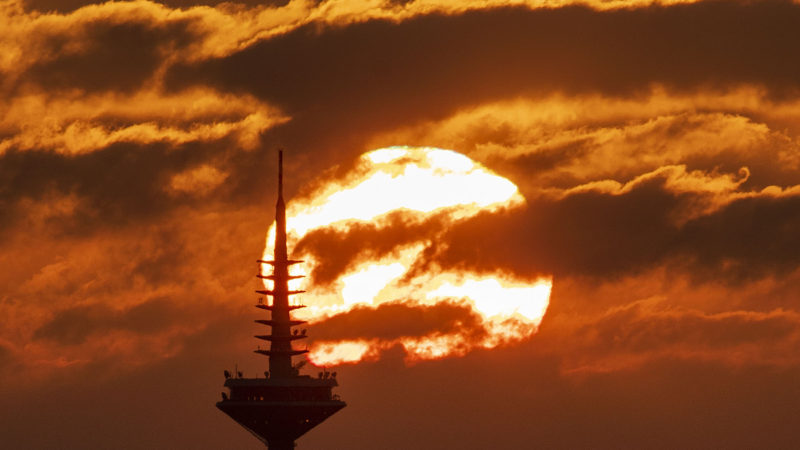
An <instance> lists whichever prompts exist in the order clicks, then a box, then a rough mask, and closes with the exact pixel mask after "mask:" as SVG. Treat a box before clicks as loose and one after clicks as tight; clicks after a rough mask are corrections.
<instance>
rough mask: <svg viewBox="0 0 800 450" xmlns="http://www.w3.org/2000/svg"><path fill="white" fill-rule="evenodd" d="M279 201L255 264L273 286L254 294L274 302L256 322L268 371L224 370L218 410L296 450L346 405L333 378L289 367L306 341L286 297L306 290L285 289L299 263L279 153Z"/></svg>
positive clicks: (281, 448) (277, 445) (271, 442)
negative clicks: (266, 248)
mask: <svg viewBox="0 0 800 450" xmlns="http://www.w3.org/2000/svg"><path fill="white" fill-rule="evenodd" d="M278 155H279V156H278V202H277V204H276V205H275V228H276V232H275V250H274V255H273V259H272V260H271V261H263V260H259V261H258V263H259V265H260V267H262V268H263V267H265V266H271V267H272V273H271V274H267V275H264V274H263V273H262V272H261V271H260V270H259V274H258V275H256V276H257V277H258V278H262V279H267V280H271V281H272V284H273V286H272V289H264V290H257V291H256V292H257V293H259V294H263V295H267V296H269V297H271V298H272V302H266V303H264V302H262V301H259V303H258V304H257V305H256V307H257V308H259V309H262V310H266V311H269V312H270V318H269V319H263V320H262V319H259V320H256V323H259V324H263V325H267V327H269V329H270V331H269V332H268V333H267V334H263V335H256V336H255V337H256V338H258V339H261V340H264V341H268V342H269V349H267V350H262V349H260V348H259V349H258V350H255V352H256V353H260V354H262V355H266V356H268V357H269V370H268V371H267V372H264V377H263V378H243V377H242V376H241V374H240V373H234V374H232V376H231V374H229V373H228V372H227V371H225V378H226V380H225V387H226V388H228V390H229V394H230V395H227V394H225V393H223V394H222V401H220V402H217V408H219V409H220V410H222V411H223V412H224V413H225V414H227V415H229V416H230V417H231V418H232V419H233V420H235V421H236V422H237V423H239V425H241V426H243V427H244V428H246V429H247V430H248V431H250V432H251V433H252V434H253V435H255V436H256V437H257V438H258V439H260V440H261V441H262V442H263V443H265V444H266V445H267V447H269V450H289V449H294V447H295V444H294V441H295V440H296V439H297V438H299V437H300V436H302V435H303V434H305V433H306V432H307V431H309V430H310V429H312V428H314V427H315V426H317V425H319V424H320V423H321V422H322V421H324V420H325V419H327V418H328V417H330V416H331V415H333V414H334V413H335V412H337V411H339V410H340V409H342V408H344V407H345V406H346V403H345V402H343V401H341V400H339V398H338V396H336V395H334V394H333V393H332V390H333V388H334V387H335V386H338V383H337V382H336V374H335V373H334V374H333V376H330V374H328V373H327V372H322V373H320V374H319V376H318V377H317V378H313V377H311V376H308V375H300V370H299V369H300V367H302V365H303V364H304V363H305V361H302V362H300V363H299V364H297V365H292V357H293V356H297V355H302V354H304V353H307V352H308V350H305V349H302V350H301V349H295V348H294V347H293V346H292V342H293V341H295V340H298V339H304V338H305V337H306V332H305V330H303V331H302V333H300V332H299V330H297V329H295V330H294V332H292V329H293V327H296V326H298V325H302V324H304V323H305V321H302V320H292V318H291V311H292V310H295V309H298V308H302V307H303V306H302V305H299V304H291V305H290V304H289V296H291V295H294V294H299V293H301V292H304V291H296V290H295V291H293V290H289V280H291V279H294V278H300V276H297V275H290V274H289V267H290V266H291V265H293V264H297V263H299V262H302V261H297V260H291V259H289V258H288V253H287V250H286V205H285V203H284V201H283V152H279V153H278Z"/></svg>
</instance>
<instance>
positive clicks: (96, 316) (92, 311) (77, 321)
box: [33, 299, 181, 345]
mask: <svg viewBox="0 0 800 450" xmlns="http://www.w3.org/2000/svg"><path fill="white" fill-rule="evenodd" d="M180 310H181V309H180V308H179V307H178V306H177V305H176V304H175V303H173V302H171V301H169V300H166V299H155V300H150V301H147V302H144V303H142V304H139V305H136V306H134V307H132V308H129V309H127V310H116V309H113V308H112V307H111V306H109V305H107V304H93V305H86V306H75V307H72V308H68V309H65V310H62V311H60V312H58V313H56V314H55V316H54V317H53V319H52V320H50V321H49V322H47V323H45V324H44V325H42V326H41V327H39V328H38V329H37V330H36V331H35V332H34V335H33V337H34V339H47V340H51V341H55V342H57V343H59V344H62V345H76V344H81V343H83V342H85V341H86V339H88V338H89V337H90V336H92V335H95V334H101V333H106V332H109V331H112V330H126V331H131V332H134V333H142V334H148V333H154V332H157V331H160V330H163V329H165V328H168V327H169V326H170V325H172V324H174V323H175V321H176V320H177V319H178V314H179V311H180Z"/></svg>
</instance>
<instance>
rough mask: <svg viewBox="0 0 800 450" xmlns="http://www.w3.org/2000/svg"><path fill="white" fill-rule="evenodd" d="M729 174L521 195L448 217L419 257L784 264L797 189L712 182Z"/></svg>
mask: <svg viewBox="0 0 800 450" xmlns="http://www.w3.org/2000/svg"><path fill="white" fill-rule="evenodd" d="M678 180H685V181H686V182H685V183H684V182H682V181H678ZM690 180H691V181H690ZM710 180H714V181H710ZM731 180H732V178H731V177H730V176H727V175H721V176H720V175H715V176H712V177H708V176H706V175H700V176H698V174H697V173H695V174H692V173H687V172H686V171H685V168H683V167H669V168H663V169H660V170H657V171H654V172H652V173H650V174H646V175H643V176H640V177H637V179H635V180H633V181H631V182H629V183H627V184H625V185H624V187H623V185H621V184H616V183H614V182H611V183H594V184H591V185H588V186H585V187H584V188H579V189H572V190H568V191H562V192H563V194H564V195H563V196H557V197H550V198H548V197H547V196H544V197H540V198H537V199H530V198H529V199H528V200H529V201H528V204H527V206H526V207H525V208H524V209H521V210H516V211H508V212H505V213H502V214H497V215H494V216H489V215H485V214H484V215H481V216H478V217H476V218H474V219H470V220H468V221H465V222H462V223H458V224H454V225H453V226H452V227H451V228H450V229H449V230H448V232H447V233H446V234H445V235H444V236H442V237H441V238H440V245H438V246H437V247H436V248H435V249H433V248H432V249H430V250H429V255H428V256H429V257H430V258H431V260H430V261H433V263H436V264H441V265H442V266H444V267H471V268H477V269H480V270H488V271H491V270H494V268H497V267H503V268H507V269H508V270H514V271H517V272H518V273H520V274H521V275H525V274H526V273H527V274H530V273H542V272H544V271H548V270H549V271H552V273H554V274H555V276H556V277H558V276H561V275H576V276H577V275H584V276H590V277H616V276H621V275H625V274H634V273H637V272H638V271H641V270H643V269H647V268H652V267H656V266H659V265H662V264H668V263H669V264H672V263H677V265H678V266H679V267H684V268H685V269H687V270H690V271H692V272H693V273H695V274H697V275H698V277H701V278H702V279H708V277H718V276H722V277H723V279H726V280H727V281H728V282H736V280H740V281H741V280H743V279H753V278H757V277H762V276H767V275H769V274H772V273H776V271H777V272H778V273H780V272H783V273H785V272H786V271H788V270H793V268H795V267H796V266H797V264H798V262H800V261H798V259H797V258H796V256H795V255H797V254H800V253H798V249H799V248H800V242H797V239H796V237H795V236H794V234H792V233H791V232H790V230H792V229H794V228H796V226H797V225H796V222H797V219H798V218H797V214H796V211H798V209H797V202H798V201H800V200H799V199H800V197H798V196H797V188H796V187H792V188H789V189H787V190H785V191H784V190H780V189H776V190H774V191H773V190H772V189H765V190H762V191H756V192H747V191H745V192H741V191H738V190H730V191H728V192H727V193H725V194H720V193H719V192H717V191H715V190H716V189H717V188H718V186H720V184H717V183H722V185H724V184H725V183H732V181H731ZM728 186H729V188H733V187H735V186H737V182H733V183H732V184H729V185H728ZM687 189H688V190H687ZM676 217H682V218H683V219H682V220H680V221H677V222H676V220H675V218H676ZM428 263H430V262H428ZM418 270H425V265H424V264H421V265H420V267H419V268H418Z"/></svg>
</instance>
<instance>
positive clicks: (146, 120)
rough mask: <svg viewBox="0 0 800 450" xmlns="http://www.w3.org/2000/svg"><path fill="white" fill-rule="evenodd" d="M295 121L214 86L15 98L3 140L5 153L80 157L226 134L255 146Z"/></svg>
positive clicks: (3, 123) (0, 126) (0, 124)
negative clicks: (117, 147)
mask: <svg viewBox="0 0 800 450" xmlns="http://www.w3.org/2000/svg"><path fill="white" fill-rule="evenodd" d="M287 120H288V118H287V117H286V116H284V115H283V114H281V113H280V111H279V110H278V109H276V108H273V107H270V106H268V105H266V104H264V103H262V102H260V101H258V100H255V99H254V98H253V97H250V96H246V95H245V96H235V95H231V94H223V93H220V92H217V91H215V90H213V89H207V88H204V89H191V90H187V91H184V92H182V93H180V94H167V93H162V92H158V91H155V90H143V91H139V92H135V93H132V94H117V93H105V94H95V95H85V94H81V93H74V94H70V95H60V96H51V95H49V94H47V93H44V92H36V93H29V94H26V95H21V96H18V97H15V98H13V99H12V100H11V101H10V102H9V104H8V105H7V107H6V110H5V114H3V116H2V118H0V130H4V131H6V132H7V133H8V137H3V138H0V154H2V153H4V152H6V151H8V150H10V149H15V150H32V149H36V150H50V151H53V152H56V153H61V154H66V155H78V154H85V153H89V152H92V151H95V150H98V149H102V148H105V147H107V146H109V145H111V144H114V143H118V142H129V143H136V144H150V143H154V142H164V143H169V144H174V145H178V144H184V143H187V142H198V141H201V142H202V141H209V140H217V139H221V138H223V137H226V136H232V137H233V138H234V141H235V142H237V143H238V144H239V145H240V146H241V147H242V148H244V149H252V148H254V147H255V146H256V145H258V143H259V134H260V133H261V132H262V131H264V130H266V129H268V128H271V127H273V126H275V125H278V124H281V123H284V122H286V121H287Z"/></svg>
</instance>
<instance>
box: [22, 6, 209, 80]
mask: <svg viewBox="0 0 800 450" xmlns="http://www.w3.org/2000/svg"><path fill="white" fill-rule="evenodd" d="M196 37H197V36H195V34H194V33H193V32H191V30H190V21H188V20H185V21H172V22H168V23H158V22H154V23H150V22H148V21H144V20H142V19H139V21H137V20H136V19H135V18H131V19H130V21H129V22H121V23H107V22H103V21H95V22H92V23H89V24H87V25H84V26H83V27H82V29H79V30H71V34H68V35H66V36H64V35H53V36H50V37H49V39H47V40H46V41H45V44H44V47H45V48H44V49H43V50H42V52H43V53H44V54H45V55H51V54H52V55H55V56H50V57H48V58H47V59H43V60H41V61H40V62H38V63H37V64H35V65H34V66H32V67H31V68H30V69H28V71H27V72H26V75H25V77H24V82H25V83H36V84H37V85H39V86H42V87H44V88H46V89H48V90H50V91H52V90H57V89H75V88H77V89H82V90H85V91H98V90H117V91H127V90H131V89H136V88H138V87H139V86H141V84H142V83H143V82H144V81H145V80H147V79H149V78H150V77H151V76H152V74H153V72H154V71H155V69H156V68H157V67H158V66H159V65H160V64H161V63H162V62H163V61H164V59H166V57H167V56H168V52H170V51H177V50H179V49H180V48H181V47H185V46H186V45H187V44H189V43H190V42H191V41H192V39H193V38H196ZM70 41H71V42H70ZM70 44H71V45H70Z"/></svg>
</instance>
